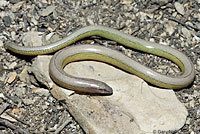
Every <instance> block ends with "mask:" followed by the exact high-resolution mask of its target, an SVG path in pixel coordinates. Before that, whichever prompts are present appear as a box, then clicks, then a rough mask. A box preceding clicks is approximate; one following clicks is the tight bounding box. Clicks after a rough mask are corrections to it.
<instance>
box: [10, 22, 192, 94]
mask: <svg viewBox="0 0 200 134" xmlns="http://www.w3.org/2000/svg"><path fill="white" fill-rule="evenodd" d="M93 35H97V36H101V37H104V38H107V39H110V40H113V41H116V42H118V43H120V44H122V45H125V46H127V47H130V48H134V49H137V50H140V51H143V52H147V53H151V54H155V55H158V56H161V57H165V58H167V59H169V60H171V61H173V62H174V63H176V64H177V65H178V66H179V67H180V68H181V70H182V72H183V73H182V75H181V76H177V77H170V76H165V75H162V74H160V73H157V72H155V71H153V70H151V69H150V68H148V67H145V66H142V65H141V64H139V63H137V62H135V61H133V60H131V59H130V58H128V57H126V56H124V55H123V54H120V53H119V52H116V51H114V50H110V49H108V48H105V47H100V46H93V45H81V46H74V47H68V48H66V49H63V50H61V51H59V52H57V53H56V54H55V55H54V57H53V58H52V60H51V63H50V75H51V77H52V79H53V80H54V81H55V82H57V83H58V84H59V85H61V86H63V87H66V88H68V89H71V90H74V91H78V92H85V93H94V94H112V89H111V88H110V87H109V86H108V85H107V84H105V83H103V82H100V81H97V80H92V79H87V78H77V77H74V76H71V75H69V74H66V73H65V72H64V71H63V67H64V66H65V65H66V64H67V63H69V62H72V61H77V60H91V59H92V60H97V61H102V62H107V63H109V64H113V65H114V66H117V67H119V68H121V69H123V70H125V71H128V72H130V73H133V74H135V75H137V76H139V77H141V78H143V79H144V80H146V81H148V82H150V83H152V84H154V85H157V86H159V87H164V88H173V89H178V88H183V87H186V86H188V85H189V84H191V83H192V81H193V79H194V77H195V71H194V66H193V64H192V62H191V61H190V59H189V58H188V57H186V56H185V55H184V54H183V53H181V52H179V51H178V50H175V49H173V48H170V47H168V46H164V45H159V44H157V43H153V42H149V41H145V40H142V39H139V38H135V37H132V36H130V35H128V34H125V33H122V32H120V31H117V30H115V29H112V28H107V27H104V26H88V27H84V28H81V29H79V30H77V31H76V32H74V33H72V34H71V35H69V36H68V37H66V38H64V39H63V40H61V41H58V42H56V43H53V44H50V45H46V46H40V47H21V46H16V45H11V44H9V45H7V49H9V50H11V51H13V52H15V53H18V54H22V55H39V54H47V53H52V52H55V51H57V50H59V49H62V48H64V47H66V46H69V45H70V44H72V43H74V42H76V41H78V40H80V39H83V38H86V37H89V36H93Z"/></svg>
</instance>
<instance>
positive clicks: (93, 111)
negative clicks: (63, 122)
mask: <svg viewBox="0 0 200 134" xmlns="http://www.w3.org/2000/svg"><path fill="white" fill-rule="evenodd" d="M43 58H44V59H43ZM49 59H50V58H47V57H46V56H38V58H37V59H36V61H35V63H34V64H33V66H35V65H36V66H37V72H38V73H41V74H43V75H48V60H49ZM44 61H45V62H44ZM34 70H36V69H32V71H34ZM44 70H45V71H44ZM43 71H44V72H46V73H44V72H43ZM65 71H66V72H67V73H69V74H71V75H74V76H78V77H87V78H94V79H97V80H101V81H104V82H106V83H107V84H108V85H109V86H111V87H112V88H113V95H111V96H86V95H79V94H72V92H70V91H69V90H66V89H62V88H59V87H58V86H57V87H55V85H54V84H53V85H54V86H51V89H52V90H51V93H52V94H53V96H54V97H55V98H57V99H59V100H62V99H65V100H66V103H67V104H66V105H67V106H68V109H69V111H70V113H71V114H72V115H73V117H74V118H75V119H76V120H77V121H78V122H79V124H80V125H81V126H82V128H83V129H84V131H85V132H86V133H92V134H102V133H109V134H116V133H117V134H124V133H126V134H138V133H140V132H153V131H154V132H155V131H169V130H178V129H180V128H181V127H182V126H183V125H184V123H185V120H186V117H187V114H188V113H187V110H186V108H185V107H184V106H183V104H182V103H180V102H179V101H178V99H177V98H176V96H175V93H174V92H173V90H165V89H159V88H155V87H151V86H148V85H147V84H146V82H145V81H143V80H142V79H140V78H138V77H136V76H134V75H131V74H127V73H125V72H123V71H121V70H119V69H116V68H114V67H112V66H110V65H107V64H104V63H99V62H92V61H83V62H75V63H70V64H69V65H67V66H66V67H65ZM33 73H34V72H33ZM38 73H36V74H35V75H38ZM36 77H37V76H36ZM46 77H49V76H46ZM48 79H50V78H48ZM43 81H44V80H43ZM47 81H49V80H47ZM47 81H46V82H47Z"/></svg>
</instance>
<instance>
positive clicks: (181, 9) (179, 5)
mask: <svg viewBox="0 0 200 134" xmlns="http://www.w3.org/2000/svg"><path fill="white" fill-rule="evenodd" d="M174 6H175V8H176V10H177V12H178V13H180V14H182V15H184V14H185V10H184V7H183V4H180V3H179V2H175V3H174Z"/></svg>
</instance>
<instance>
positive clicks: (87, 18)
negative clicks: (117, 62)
mask: <svg viewBox="0 0 200 134" xmlns="http://www.w3.org/2000/svg"><path fill="white" fill-rule="evenodd" d="M0 18H1V19H0V104H1V105H0V115H1V116H0V133H5V134H12V133H61V134H84V132H83V130H82V129H81V127H80V126H79V124H78V123H77V122H76V121H75V120H74V119H73V117H71V115H70V113H69V112H68V110H67V108H66V107H65V104H64V103H65V102H63V101H57V100H56V99H55V98H53V97H52V96H51V93H50V92H49V90H48V89H47V88H46V87H45V86H44V85H41V84H40V83H39V82H38V81H37V80H36V79H35V78H34V76H33V74H31V73H30V71H29V68H30V66H31V64H32V61H33V60H34V57H28V56H20V55H17V54H15V53H12V52H9V51H6V49H5V45H6V44H8V43H13V44H15V45H25V44H26V45H46V44H49V43H52V42H55V41H57V40H59V39H62V38H64V37H66V36H67V35H69V34H70V33H72V32H74V31H75V30H77V29H79V28H82V27H84V26H88V25H104V26H107V27H112V28H115V29H118V30H120V31H123V32H125V33H128V34H131V35H132V36H135V37H138V38H141V39H144V40H149V41H153V42H157V43H160V44H161V45H169V46H170V47H173V48H176V49H178V50H180V51H182V52H183V53H184V54H186V55H187V56H188V57H189V58H190V59H191V60H192V62H193V63H194V66H195V69H196V78H195V81H194V82H193V84H192V85H191V86H189V87H187V88H184V89H181V90H178V91H175V92H176V95H177V97H178V99H179V100H180V101H181V102H182V103H183V104H184V105H185V107H186V108H187V110H188V113H189V115H188V118H187V120H186V122H185V125H184V126H183V127H182V128H181V129H180V130H177V131H173V132H163V134H165V133H174V134H198V133H200V127H199V125H200V85H199V84H200V75H199V72H200V55H199V54H200V1H199V0H192V1H189V0H178V1H175V0H160V1H156V0H154V1H144V0H138V1H133V2H132V1H130V0H121V1H119V0H105V1H98V0H90V1H89V0H88V1H77V0H68V1H67V0H62V1H61V0H41V1H37V0H31V1H26V0H24V1H20V0H9V1H7V0H0ZM82 43H91V44H94V43H98V44H100V45H104V46H107V47H112V48H113V49H116V50H119V51H121V52H123V53H124V54H126V55H127V56H129V57H132V58H133V59H135V60H137V61H138V62H140V63H142V64H144V65H147V66H149V67H151V68H153V69H155V70H157V71H158V72H162V73H164V74H167V75H176V74H180V70H179V69H178V68H177V66H176V65H174V64H173V63H171V62H170V61H168V60H165V59H163V58H159V57H157V56H153V55H149V54H145V53H141V52H137V51H132V50H130V49H128V48H125V47H122V46H121V45H119V44H117V43H115V42H113V41H109V40H106V39H103V38H99V37H91V38H88V39H84V40H82V41H79V42H77V43H76V44H82ZM175 73H176V74H175ZM157 133H159V132H157Z"/></svg>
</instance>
